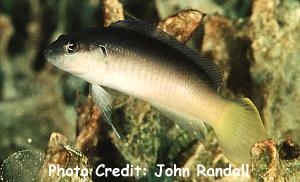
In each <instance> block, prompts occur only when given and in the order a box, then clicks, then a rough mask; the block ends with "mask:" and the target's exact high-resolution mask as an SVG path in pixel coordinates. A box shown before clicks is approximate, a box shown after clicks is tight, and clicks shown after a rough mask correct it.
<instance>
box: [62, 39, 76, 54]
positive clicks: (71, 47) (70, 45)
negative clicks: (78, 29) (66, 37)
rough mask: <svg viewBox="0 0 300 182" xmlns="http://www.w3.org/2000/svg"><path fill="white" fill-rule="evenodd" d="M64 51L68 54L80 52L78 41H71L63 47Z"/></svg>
mask: <svg viewBox="0 0 300 182" xmlns="http://www.w3.org/2000/svg"><path fill="white" fill-rule="evenodd" d="M63 50H64V52H65V53H66V54H73V53H75V52H77V50H78V43H77V42H76V41H69V42H67V43H66V44H65V45H63Z"/></svg>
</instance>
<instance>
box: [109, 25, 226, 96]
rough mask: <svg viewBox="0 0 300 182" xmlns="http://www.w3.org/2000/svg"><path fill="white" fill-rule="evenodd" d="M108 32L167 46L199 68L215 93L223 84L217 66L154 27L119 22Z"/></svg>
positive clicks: (111, 26) (221, 71)
mask: <svg viewBox="0 0 300 182" xmlns="http://www.w3.org/2000/svg"><path fill="white" fill-rule="evenodd" d="M108 30H110V31H114V30H119V31H123V32H131V33H133V34H136V35H143V36H146V37H148V38H151V39H153V40H155V41H158V42H160V43H162V44H164V45H167V46H169V47H170V49H174V50H175V51H179V52H181V54H182V55H184V56H185V57H187V58H188V59H189V60H192V61H193V62H194V63H196V64H197V65H198V66H199V69H200V72H201V74H202V75H204V76H205V79H206V80H207V82H208V85H209V86H210V87H211V88H213V89H214V90H216V91H218V89H219V87H220V86H221V84H222V82H223V70H222V69H221V68H220V67H219V66H217V65H216V64H215V63H213V62H212V61H211V60H210V59H209V58H205V57H203V56H201V55H200V54H199V53H198V52H196V51H195V50H193V49H191V48H189V47H187V46H186V45H184V44H183V43H180V42H179V41H177V40H176V39H175V38H174V37H171V36H169V35H168V34H167V33H165V32H163V31H162V30H160V29H159V28H157V27H155V26H154V25H151V24H147V23H144V22H142V21H139V20H121V21H117V22H115V23H113V24H111V25H110V26H109V27H108ZM182 61H187V60H182Z"/></svg>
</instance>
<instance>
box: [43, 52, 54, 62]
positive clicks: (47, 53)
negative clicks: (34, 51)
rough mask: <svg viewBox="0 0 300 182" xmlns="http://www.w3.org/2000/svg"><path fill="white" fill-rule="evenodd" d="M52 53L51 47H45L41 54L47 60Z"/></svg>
mask: <svg viewBox="0 0 300 182" xmlns="http://www.w3.org/2000/svg"><path fill="white" fill-rule="evenodd" d="M52 54H53V51H52V50H51V49H46V50H44V51H43V55H44V57H45V58H46V59H47V60H48V59H49V58H50V57H51V55H52Z"/></svg>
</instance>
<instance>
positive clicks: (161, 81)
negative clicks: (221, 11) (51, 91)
mask: <svg viewBox="0 0 300 182" xmlns="http://www.w3.org/2000/svg"><path fill="white" fill-rule="evenodd" d="M44 56H45V58H46V60H47V61H49V62H50V63H52V64H53V65H55V66H56V67H58V68H60V69H62V70H64V71H66V72H68V73H71V74H73V75H75V76H77V77H80V78H82V79H83V80H85V81H87V82H89V83H90V84H91V85H92V97H93V100H94V102H95V103H97V105H99V106H100V108H101V109H102V112H103V113H104V120H105V121H107V123H108V124H109V125H110V126H111V127H112V129H113V130H114V131H115V132H116V134H117V135H118V136H119V134H118V132H117V130H116V128H115V127H114V125H113V124H112V122H111V103H112V97H111V96H110V94H109V93H108V92H107V91H106V90H105V88H111V89H114V90H117V91H120V92H123V93H125V94H128V95H130V96H133V97H135V98H138V99H141V100H144V101H146V102H149V103H150V104H151V105H152V106H153V107H155V108H157V109H158V110H159V111H161V112H162V113H163V114H164V115H165V116H166V117H168V118H170V119H171V120H174V121H175V123H176V124H178V125H179V126H180V127H182V128H184V129H185V130H186V131H187V132H189V133H191V134H195V135H199V134H200V136H205V134H206V132H207V131H206V127H205V124H207V125H210V126H211V127H212V129H213V130H214V133H215V135H216V137H217V139H218V144H219V146H220V148H221V150H222V152H223V154H224V155H225V156H226V157H227V158H228V159H229V161H230V162H232V163H234V164H236V165H241V164H246V163H249V162H250V148H251V146H252V145H253V144H255V143H256V142H259V141H262V140H266V139H267V134H266V131H265V129H264V125H263V122H262V119H261V117H260V115H259V112H258V110H257V109H256V107H255V105H254V104H253V102H252V101H251V100H250V99H248V98H241V99H230V98H226V97H223V96H221V95H220V94H219V88H220V86H221V85H222V83H223V71H222V69H221V68H220V67H219V66H218V65H216V64H215V63H214V62H213V61H212V60H211V59H209V58H206V57H204V56H202V55H201V54H200V53H198V52H197V51H195V50H193V49H191V48H189V47H187V46H186V45H184V44H182V43H180V42H179V41H177V40H176V39H175V38H174V37H171V36H169V35H168V34H167V33H165V32H163V31H162V30H160V29H158V28H157V27H155V26H154V25H151V24H148V23H145V22H142V21H140V20H121V21H117V22H115V23H113V24H111V25H110V26H108V27H106V28H99V29H95V28H94V29H93V28H92V29H88V30H85V31H83V32H79V33H71V34H63V35H61V36H59V37H58V39H57V40H55V41H54V42H53V43H51V44H50V45H49V46H48V47H47V48H46V49H45V50H44ZM104 87H105V88H104ZM204 123H205V124H204Z"/></svg>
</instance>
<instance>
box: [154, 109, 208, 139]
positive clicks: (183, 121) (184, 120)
mask: <svg viewBox="0 0 300 182" xmlns="http://www.w3.org/2000/svg"><path fill="white" fill-rule="evenodd" d="M152 105H153V104H152ZM153 106H154V107H155V108H157V109H158V110H159V111H161V112H162V114H163V115H165V116H166V117H167V118H169V119H170V120H172V121H174V122H175V123H176V124H177V125H178V126H179V127H181V128H182V129H184V130H185V131H187V132H189V133H191V134H192V135H195V136H196V137H197V139H199V140H203V139H204V138H205V137H206V135H207V128H206V126H205V125H204V123H203V122H202V121H200V120H197V119H195V118H192V117H189V116H187V115H184V114H182V113H179V112H177V111H174V110H172V109H168V108H165V107H161V106H158V105H155V104H154V105H153Z"/></svg>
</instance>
